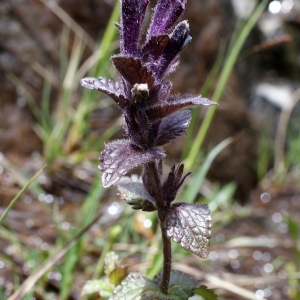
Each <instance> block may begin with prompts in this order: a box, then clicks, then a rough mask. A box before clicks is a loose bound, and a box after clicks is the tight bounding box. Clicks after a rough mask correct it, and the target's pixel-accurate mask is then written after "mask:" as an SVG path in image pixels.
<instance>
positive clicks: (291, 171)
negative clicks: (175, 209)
mask: <svg viewBox="0 0 300 300" xmlns="http://www.w3.org/2000/svg"><path fill="white" fill-rule="evenodd" d="M154 5H155V1H151V2H150V7H152V8H153V7H154ZM150 16H151V10H150V9H149V10H148V13H147V15H146V23H147V22H149V20H150ZM118 17H119V2H118V1H115V0H85V1H83V0H1V1H0V212H1V213H0V215H2V214H3V213H4V211H5V209H6V208H7V207H8V205H9V203H11V201H12V199H14V197H15V196H16V195H17V194H18V192H19V191H20V190H21V188H23V187H24V186H25V185H26V184H27V183H28V181H29V180H30V179H31V178H32V177H33V176H34V174H36V173H37V172H38V171H39V170H41V169H42V168H43V166H45V165H46V164H47V167H46V168H45V169H43V171H42V173H41V174H40V175H39V177H38V179H36V180H35V181H34V182H33V183H32V184H31V185H30V187H29V188H27V189H26V191H25V192H23V193H22V195H21V196H20V197H18V198H17V201H16V203H15V204H14V206H13V207H12V208H11V209H10V210H9V212H8V214H7V215H6V217H5V219H4V220H3V223H2V225H1V227H0V299H6V298H8V297H13V296H12V295H13V293H14V292H16V291H18V289H19V288H20V287H21V288H22V287H24V285H22V283H23V282H24V281H25V279H26V278H32V277H30V276H31V275H32V274H34V272H35V271H36V270H37V269H38V268H39V267H41V266H42V263H43V262H44V261H45V260H46V259H48V260H50V262H51V263H50V266H49V267H47V268H44V269H43V271H42V272H41V275H40V276H38V278H36V279H35V280H33V281H32V282H33V284H32V286H31V288H30V292H29V293H27V294H26V296H22V299H31V300H34V299H62V300H63V299H79V298H80V297H81V298H82V299H85V298H84V297H86V296H80V295H81V293H82V287H83V286H84V284H85V283H86V282H87V280H90V279H98V278H101V277H102V276H103V275H104V258H105V255H106V254H107V252H109V251H111V250H113V251H115V252H116V253H117V254H118V255H119V257H120V258H122V259H124V264H126V266H127V272H131V271H138V272H141V273H143V274H145V275H147V276H149V277H150V278H152V277H153V276H154V275H155V274H157V273H158V272H159V271H160V267H161V256H160V255H159V252H160V233H159V230H157V221H156V216H155V214H154V213H143V212H139V211H138V212H136V211H133V210H132V209H131V208H130V207H127V206H126V205H125V204H124V202H122V201H120V200H119V198H118V196H117V194H116V192H115V190H114V189H113V188H112V189H108V190H104V189H103V188H102V187H101V183H100V177H99V176H100V174H99V173H100V172H99V171H98V169H97V164H98V156H99V153H100V151H101V150H102V149H103V147H104V143H105V142H107V141H108V140H111V139H118V138H124V131H123V129H122V125H123V120H122V116H121V113H120V111H119V110H118V109H117V108H116V107H115V105H114V103H113V101H111V99H109V98H107V97H106V96H105V95H103V94H100V93H98V92H96V91H90V90H84V89H83V88H81V87H80V86H79V80H80V79H81V78H83V77H85V76H96V77H97V76H105V77H108V78H115V79H117V74H116V71H115V69H114V68H113V66H112V64H111V62H110V60H109V58H110V56H111V55H113V54H114V53H117V52H118V33H117V29H116V27H115V26H114V24H113V22H118ZM182 19H187V20H188V21H189V24H190V29H191V33H190V35H191V36H192V38H193V39H192V42H191V43H190V44H189V45H188V46H187V48H186V49H185V50H184V51H183V52H182V54H181V56H180V65H179V68H178V69H177V70H176V71H175V72H174V73H173V74H171V75H170V77H171V78H172V80H173V82H174V86H173V93H201V94H202V95H204V96H206V97H208V98H210V99H212V100H214V101H217V102H219V106H218V107H217V109H216V110H215V109H212V108H210V109H208V110H207V109H201V110H199V109H195V110H193V123H192V125H191V127H190V129H189V131H188V132H187V134H186V135H183V136H182V137H180V138H178V139H176V140H174V141H173V142H172V143H171V144H169V145H168V146H167V147H166V151H167V154H168V157H167V160H166V164H167V165H168V164H172V163H173V162H179V161H184V162H185V164H186V166H187V168H188V169H189V170H192V171H193V174H192V175H191V176H190V177H191V178H190V179H189V181H188V182H187V187H185V188H184V189H183V191H182V193H181V195H179V199H178V200H180V201H185V202H190V203H192V202H194V203H208V204H209V206H210V209H211V211H212V216H213V239H212V246H211V252H210V255H209V257H208V258H207V259H206V260H203V259H200V258H197V257H196V256H194V255H192V254H189V253H188V252H186V251H184V250H179V248H177V247H176V246H175V245H174V244H173V246H174V252H175V253H174V262H173V265H174V268H176V269H179V270H181V271H184V272H186V273H188V274H190V275H192V276H193V277H195V278H196V279H197V280H199V282H200V283H201V284H205V285H207V286H208V287H209V288H212V289H214V290H215V292H216V294H218V295H219V299H275V300H276V299H300V283H299V280H300V273H299V267H300V245H299V242H298V239H299V226H300V225H299V222H300V186H299V176H300V155H299V149H300V126H299V125H300V124H299V123H300V119H299V117H298V116H299V112H300V104H299V103H298V100H299V99H300V1H299V0H280V1H254V0H210V1H204V0H189V1H188V4H187V9H186V12H185V14H184V16H183V17H182ZM145 32H146V28H145V30H144V33H145ZM142 41H143V36H142V37H141V42H142ZM99 99H100V101H99ZM228 138H229V139H228ZM136 172H139V170H135V172H134V173H136ZM95 217H96V218H95ZM94 218H95V219H94ZM1 222H2V220H1ZM120 228H122V234H120V233H121V230H120ZM76 234H77V235H76ZM67 241H71V243H72V241H73V244H66V242H67ZM64 250H65V251H64ZM57 251H58V253H60V252H59V251H62V252H61V253H60V255H59V257H53V254H54V253H57ZM26 284H28V282H25V285H26ZM10 299H17V298H10ZM90 299H106V298H105V297H104V296H102V298H101V297H100V296H99V294H97V293H94V294H91V295H90ZM194 299H200V298H194Z"/></svg>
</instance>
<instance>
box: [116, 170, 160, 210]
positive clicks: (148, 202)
mask: <svg viewBox="0 0 300 300" xmlns="http://www.w3.org/2000/svg"><path fill="white" fill-rule="evenodd" d="M116 187H117V190H118V193H119V195H120V198H121V199H122V200H124V201H126V202H127V203H128V204H129V205H132V208H133V209H141V210H143V211H154V210H156V205H155V204H156V202H155V199H154V198H153V197H152V196H151V195H149V193H148V192H147V190H146V189H145V187H144V184H143V181H142V178H141V177H138V176H137V175H132V176H131V177H127V176H124V177H122V178H121V179H120V180H119V181H118V182H117V183H116Z"/></svg>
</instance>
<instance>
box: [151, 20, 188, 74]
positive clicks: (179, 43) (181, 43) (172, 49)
mask: <svg viewBox="0 0 300 300" xmlns="http://www.w3.org/2000/svg"><path fill="white" fill-rule="evenodd" d="M189 32H190V29H189V24H188V22H187V21H182V22H181V23H179V24H178V25H177V26H176V27H175V29H174V31H173V32H172V34H171V35H170V41H169V43H168V44H167V46H166V48H165V50H164V53H163V55H162V57H161V58H160V67H159V69H158V72H157V76H158V77H162V76H164V74H165V72H166V70H167V69H168V67H169V65H170V64H171V62H173V60H174V58H175V57H176V56H177V55H178V53H179V52H180V51H182V50H183V49H184V48H185V47H186V45H187V44H188V43H189V42H190V41H191V40H192V38H191V37H190V36H189ZM175 62H176V61H175ZM172 65H174V63H173V64H172ZM171 69H174V67H173V68H171ZM169 70H170V68H169Z"/></svg>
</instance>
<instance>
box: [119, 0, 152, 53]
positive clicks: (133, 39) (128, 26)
mask: <svg viewBox="0 0 300 300" xmlns="http://www.w3.org/2000/svg"><path fill="white" fill-rule="evenodd" d="M148 4H149V0H123V1H121V26H120V28H121V53H122V54H125V55H126V54H129V55H133V56H136V55H138V54H139V50H140V49H139V46H138V40H139V35H140V30H141V27H142V23H143V20H144V17H145V11H146V8H147V5H148Z"/></svg>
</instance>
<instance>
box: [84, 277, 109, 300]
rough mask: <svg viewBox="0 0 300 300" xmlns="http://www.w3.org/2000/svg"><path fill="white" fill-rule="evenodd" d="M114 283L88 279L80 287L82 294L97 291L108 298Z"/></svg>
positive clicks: (104, 297)
mask: <svg viewBox="0 0 300 300" xmlns="http://www.w3.org/2000/svg"><path fill="white" fill-rule="evenodd" d="M114 287H115V286H114V285H113V284H111V283H110V282H108V281H107V280H89V281H87V282H86V284H85V285H84V286H83V288H82V292H81V294H82V295H91V294H94V293H99V295H100V296H101V297H102V298H103V299H108V298H109V297H110V296H111V295H112V293H113V290H114Z"/></svg>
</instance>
